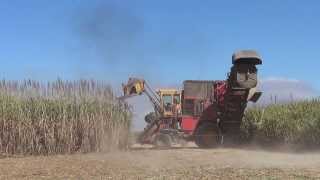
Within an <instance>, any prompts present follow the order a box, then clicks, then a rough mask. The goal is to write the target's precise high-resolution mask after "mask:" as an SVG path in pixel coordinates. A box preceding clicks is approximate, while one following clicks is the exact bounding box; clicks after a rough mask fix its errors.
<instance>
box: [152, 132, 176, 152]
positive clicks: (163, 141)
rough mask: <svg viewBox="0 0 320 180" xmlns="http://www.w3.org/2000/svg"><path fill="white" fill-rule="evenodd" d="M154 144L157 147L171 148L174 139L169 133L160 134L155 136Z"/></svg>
mask: <svg viewBox="0 0 320 180" xmlns="http://www.w3.org/2000/svg"><path fill="white" fill-rule="evenodd" d="M154 145H155V146H156V147H157V148H170V147H171V146H172V139H171V136H170V135H169V134H162V133H160V134H158V135H157V136H156V138H155V142H154Z"/></svg>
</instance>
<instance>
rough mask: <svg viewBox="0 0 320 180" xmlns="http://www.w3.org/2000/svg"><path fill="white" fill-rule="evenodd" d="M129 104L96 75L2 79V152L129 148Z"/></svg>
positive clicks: (0, 140)
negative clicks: (91, 77)
mask: <svg viewBox="0 0 320 180" xmlns="http://www.w3.org/2000/svg"><path fill="white" fill-rule="evenodd" d="M130 116H131V113H130V109H129V107H128V106H127V105H126V104H121V103H119V102H118V101H117V100H116V99H115V97H114V95H113V93H112V90H111V88H110V87H109V86H108V85H106V84H104V83H102V82H97V81H87V80H79V81H72V82H71V81H62V80H57V81H55V82H51V83H41V82H36V81H31V80H28V81H4V80H3V81H1V82H0V153H1V154H21V155H36V154H58V153H59V154H64V153H74V152H101V151H108V150H111V149H113V148H125V147H126V145H127V140H128V139H127V137H128V133H129V129H130V119H131V117H130Z"/></svg>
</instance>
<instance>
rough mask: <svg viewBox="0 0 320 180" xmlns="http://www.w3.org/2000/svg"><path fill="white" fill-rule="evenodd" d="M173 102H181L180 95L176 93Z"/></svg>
mask: <svg viewBox="0 0 320 180" xmlns="http://www.w3.org/2000/svg"><path fill="white" fill-rule="evenodd" d="M173 103H174V104H180V95H174V96H173Z"/></svg>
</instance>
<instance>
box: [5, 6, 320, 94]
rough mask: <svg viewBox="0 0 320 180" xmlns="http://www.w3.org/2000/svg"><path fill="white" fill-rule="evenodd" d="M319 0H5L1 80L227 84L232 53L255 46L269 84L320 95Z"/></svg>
mask: <svg viewBox="0 0 320 180" xmlns="http://www.w3.org/2000/svg"><path fill="white" fill-rule="evenodd" d="M319 7H320V2H319V1H315V0H314V1H311V0H310V1H295V0H282V1H279V0H268V1H254V0H250V1H249V0H241V1H240V0H233V1H231V0H229V1H228V0H226V1H214V0H202V1H196V0H193V1H191V0H190V1H188V0H175V1H172V0H161V1H150V0H139V1H138V0H130V1H129V0H118V1H116V0H113V1H98V0H87V1H85V0H72V1H71V0H70V1H62V0H60V1H49V0H28V1H18V0H1V2H0V23H1V28H0V39H1V44H0V60H1V65H0V77H1V78H5V79H24V78H33V79H39V80H53V79H56V78H57V77H61V78H63V79H79V78H95V79H99V80H105V81H108V82H110V83H112V84H115V85H116V84H120V83H119V82H122V81H126V79H127V77H128V76H130V75H133V76H140V77H141V76H143V77H145V78H146V79H148V80H149V81H152V82H159V83H160V84H179V83H181V82H182V81H183V80H185V79H224V78H225V77H226V73H227V72H228V70H229V68H230V65H231V55H232V53H233V52H234V51H235V50H239V49H256V50H258V51H259V52H260V54H261V55H262V56H263V58H264V65H263V66H261V68H260V75H261V77H262V78H270V77H273V78H274V77H279V78H288V79H297V80H301V81H304V82H306V83H309V84H313V86H314V87H315V88H316V89H320V81H318V76H317V74H318V69H319V67H320V61H319V60H320V58H319V51H320V44H319V43H320V34H319V33H320V21H319V18H320V11H319V10H318V9H319Z"/></svg>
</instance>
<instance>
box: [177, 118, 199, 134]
mask: <svg viewBox="0 0 320 180" xmlns="http://www.w3.org/2000/svg"><path fill="white" fill-rule="evenodd" d="M198 121H199V118H197V117H193V116H183V117H182V119H181V128H182V130H183V131H185V132H186V133H192V132H193V131H194V130H195V128H196V126H197V124H198Z"/></svg>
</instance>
